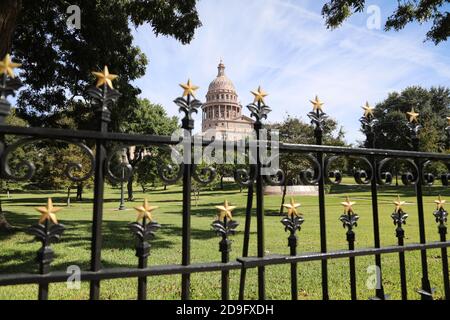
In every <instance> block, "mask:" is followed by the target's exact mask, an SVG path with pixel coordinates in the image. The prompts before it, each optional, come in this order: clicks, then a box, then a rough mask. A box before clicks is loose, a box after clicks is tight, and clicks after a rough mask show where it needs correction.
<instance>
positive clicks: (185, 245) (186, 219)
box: [181, 96, 192, 300]
mask: <svg viewBox="0 0 450 320" xmlns="http://www.w3.org/2000/svg"><path fill="white" fill-rule="evenodd" d="M189 99H190V97H189V96H188V100H189ZM183 129H185V130H187V132H185V138H186V135H190V132H191V131H190V130H189V128H184V127H183ZM187 148H189V149H190V148H191V144H190V143H185V145H184V150H185V152H186V150H188V149H187ZM191 168H192V166H191V164H190V163H186V162H185V163H184V164H183V226H182V237H183V238H182V261H181V264H182V265H183V266H187V265H189V264H190V263H191ZM190 286H191V275H190V274H188V273H186V274H182V275H181V299H183V300H189V299H190Z"/></svg>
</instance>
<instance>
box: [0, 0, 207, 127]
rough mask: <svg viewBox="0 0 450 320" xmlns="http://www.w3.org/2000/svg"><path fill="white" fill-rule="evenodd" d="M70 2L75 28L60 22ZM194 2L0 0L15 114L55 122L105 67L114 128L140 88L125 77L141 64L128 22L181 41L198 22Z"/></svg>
mask: <svg viewBox="0 0 450 320" xmlns="http://www.w3.org/2000/svg"><path fill="white" fill-rule="evenodd" d="M69 5H78V6H79V8H80V10H81V28H80V29H76V28H71V27H68V26H67V19H68V18H69V16H70V15H69V14H67V13H66V10H67V8H68V6H69ZM195 6H196V0H171V1H161V0H158V1H152V0H140V1H131V0H98V1H81V0H74V1H70V3H69V2H67V1H64V0H56V1H46V2H45V3H43V2H42V1H35V0H6V1H2V2H1V4H0V40H1V41H0V57H3V56H4V55H5V54H6V53H7V52H9V51H12V53H13V55H14V56H15V60H17V61H19V62H21V63H22V69H23V70H24V71H23V72H22V73H21V74H20V76H21V78H22V80H23V82H24V83H25V85H26V89H25V90H23V91H22V92H21V93H20V94H19V97H18V101H17V103H18V112H19V114H20V115H21V116H22V117H23V118H24V119H25V120H27V121H28V122H29V123H30V125H32V126H56V122H57V120H58V118H59V116H60V114H61V111H63V110H65V109H66V108H67V105H68V102H69V101H71V100H72V99H73V98H74V97H79V96H82V97H83V96H84V91H85V87H86V85H87V84H90V83H92V81H93V77H92V74H91V71H93V70H95V69H102V68H103V66H104V65H109V67H110V71H111V73H116V74H118V75H119V79H118V80H117V81H116V82H115V86H116V87H117V88H118V89H119V91H120V92H121V93H122V97H121V98H120V99H119V101H118V103H117V105H116V106H115V108H114V109H113V110H112V123H111V128H112V129H113V130H116V129H117V128H118V127H119V126H120V122H121V121H126V120H127V117H126V115H127V114H128V113H129V110H130V109H132V108H134V107H136V105H137V95H138V94H139V93H140V90H139V89H138V88H137V87H135V86H133V85H132V84H131V82H132V81H133V80H135V79H137V78H139V77H140V76H142V75H143V74H144V72H145V68H146V65H147V58H146V56H145V55H144V54H143V53H142V52H141V51H140V49H139V48H138V47H136V46H135V45H133V36H132V30H131V27H133V26H134V27H138V26H140V25H143V24H144V23H149V24H150V25H151V27H152V29H153V32H155V33H156V34H157V35H167V36H173V37H175V38H176V39H177V40H179V41H181V42H182V43H183V44H187V43H189V42H190V41H191V40H192V38H193V36H194V32H195V30H196V28H198V27H199V26H200V25H201V23H200V21H199V18H198V14H197V10H196V7H195ZM33 48H36V49H35V50H33ZM37 48H38V49H37ZM90 112H92V110H90ZM91 123H92V122H91ZM91 123H89V122H87V123H84V125H85V126H88V127H89V126H92V125H91Z"/></svg>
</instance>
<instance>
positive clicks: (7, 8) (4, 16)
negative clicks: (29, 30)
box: [0, 0, 22, 59]
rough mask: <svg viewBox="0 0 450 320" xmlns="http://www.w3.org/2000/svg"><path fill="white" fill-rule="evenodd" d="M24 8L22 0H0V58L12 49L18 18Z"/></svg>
mask: <svg viewBox="0 0 450 320" xmlns="http://www.w3.org/2000/svg"><path fill="white" fill-rule="evenodd" d="M21 9H22V0H2V1H0V59H3V57H4V56H5V55H6V54H7V53H9V52H10V51H11V45H12V40H13V38H14V30H15V28H16V24H17V18H18V16H19V13H20V10H21Z"/></svg>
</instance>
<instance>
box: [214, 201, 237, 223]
mask: <svg viewBox="0 0 450 320" xmlns="http://www.w3.org/2000/svg"><path fill="white" fill-rule="evenodd" d="M216 209H217V210H219V214H218V216H217V218H218V220H222V221H223V220H224V219H225V217H226V218H228V219H229V220H233V215H232V213H231V212H232V211H233V210H234V209H236V207H235V206H229V205H228V201H227V200H225V201H224V203H223V206H216Z"/></svg>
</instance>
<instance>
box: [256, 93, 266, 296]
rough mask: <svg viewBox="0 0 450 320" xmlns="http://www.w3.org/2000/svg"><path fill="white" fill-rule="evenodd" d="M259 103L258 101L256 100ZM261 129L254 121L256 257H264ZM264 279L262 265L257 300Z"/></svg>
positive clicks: (263, 289)
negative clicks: (255, 143)
mask: <svg viewBox="0 0 450 320" xmlns="http://www.w3.org/2000/svg"><path fill="white" fill-rule="evenodd" d="M258 104H260V102H258ZM261 129H262V123H261V122H260V121H256V122H255V130H256V141H257V146H256V232H257V242H258V246H257V247H258V250H257V251H258V257H259V258H262V257H264V254H265V252H264V251H265V250H264V187H263V177H262V172H261V168H262V165H261V158H260V145H259V141H260V130H261ZM265 281H266V269H265V267H264V266H260V267H258V298H259V300H265V299H266V293H265Z"/></svg>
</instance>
